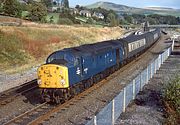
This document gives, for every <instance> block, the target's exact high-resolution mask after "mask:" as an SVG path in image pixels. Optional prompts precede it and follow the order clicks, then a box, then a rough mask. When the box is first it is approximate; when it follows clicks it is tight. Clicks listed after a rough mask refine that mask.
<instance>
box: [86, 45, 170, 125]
mask: <svg viewBox="0 0 180 125" xmlns="http://www.w3.org/2000/svg"><path fill="white" fill-rule="evenodd" d="M171 51H172V47H169V48H167V49H165V50H164V51H163V52H162V53H161V54H159V56H158V57H157V58H155V59H153V60H152V61H151V62H150V63H149V65H148V66H147V67H146V68H145V69H144V70H143V71H142V72H140V73H139V74H138V75H137V76H136V77H135V78H134V79H133V80H132V81H130V83H129V84H128V85H127V86H126V87H125V88H124V89H123V90H122V91H121V92H120V93H119V94H118V95H117V96H116V97H115V98H114V99H113V100H112V101H111V102H110V103H109V104H108V105H106V106H105V107H104V108H103V109H102V110H101V111H100V112H99V113H97V114H96V115H95V116H94V117H93V118H92V119H91V120H90V121H88V122H87V124H86V125H114V123H115V121H116V120H117V119H118V118H119V116H120V115H121V113H122V112H125V109H126V107H127V106H128V104H129V103H130V102H131V101H132V100H133V99H135V96H136V95H137V94H138V93H139V91H140V90H142V88H143V86H144V85H145V84H147V83H148V81H149V80H150V79H151V78H152V77H153V75H154V74H155V73H156V71H157V70H159V68H160V66H161V65H162V64H163V62H164V61H165V60H166V59H167V58H168V57H169V55H170V53H171Z"/></svg>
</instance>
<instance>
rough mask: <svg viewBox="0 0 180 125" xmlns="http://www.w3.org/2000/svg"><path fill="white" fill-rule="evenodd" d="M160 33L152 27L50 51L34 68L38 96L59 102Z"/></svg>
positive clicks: (101, 76) (110, 70)
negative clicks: (147, 29) (143, 30)
mask: <svg viewBox="0 0 180 125" xmlns="http://www.w3.org/2000/svg"><path fill="white" fill-rule="evenodd" d="M160 37H161V31H160V29H155V30H153V31H151V32H146V33H144V34H141V35H131V36H129V37H126V38H122V39H117V40H109V41H103V42H98V43H94V44H87V45H82V46H79V47H73V48H65V49H63V50H59V51H56V52H54V53H52V54H51V55H49V57H48V58H47V60H46V64H44V65H42V66H40V67H39V68H38V71H37V74H38V85H39V88H40V90H41V96H42V99H43V100H45V101H51V102H56V103H61V102H63V101H65V100H68V99H69V98H72V97H73V96H75V95H76V94H78V93H80V92H82V91H84V90H85V89H87V88H89V87H91V86H92V85H93V84H94V83H97V82H99V81H100V80H102V79H104V78H105V77H107V76H109V75H110V74H111V73H113V72H115V71H116V70H118V69H119V68H120V67H122V66H123V65H124V64H126V63H127V62H129V61H131V60H133V59H134V58H136V57H137V56H138V55H140V54H141V53H143V52H144V51H145V50H146V49H147V48H149V47H150V46H151V45H152V44H154V43H155V42H156V41H157V40H158V39H159V38H160Z"/></svg>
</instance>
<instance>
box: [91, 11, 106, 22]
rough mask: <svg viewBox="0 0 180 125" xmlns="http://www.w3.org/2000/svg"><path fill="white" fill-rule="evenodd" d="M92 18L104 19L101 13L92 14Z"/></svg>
mask: <svg viewBox="0 0 180 125" xmlns="http://www.w3.org/2000/svg"><path fill="white" fill-rule="evenodd" d="M92 16H93V17H96V18H98V19H102V20H103V19H104V15H103V14H102V13H98V12H94V13H93V15H92Z"/></svg>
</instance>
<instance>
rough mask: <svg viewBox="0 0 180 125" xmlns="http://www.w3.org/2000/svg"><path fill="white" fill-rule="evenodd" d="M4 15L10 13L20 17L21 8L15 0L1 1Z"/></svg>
mask: <svg viewBox="0 0 180 125" xmlns="http://www.w3.org/2000/svg"><path fill="white" fill-rule="evenodd" d="M2 11H3V12H4V14H5V15H10V16H14V17H21V14H22V8H21V5H20V3H19V2H18V1H17V0H5V1H4V2H3V9H2Z"/></svg>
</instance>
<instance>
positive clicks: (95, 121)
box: [94, 116, 97, 125]
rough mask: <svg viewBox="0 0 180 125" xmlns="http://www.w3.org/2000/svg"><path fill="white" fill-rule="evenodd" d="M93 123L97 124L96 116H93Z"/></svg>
mask: <svg viewBox="0 0 180 125" xmlns="http://www.w3.org/2000/svg"><path fill="white" fill-rule="evenodd" d="M94 125H97V119H96V116H94Z"/></svg>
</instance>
